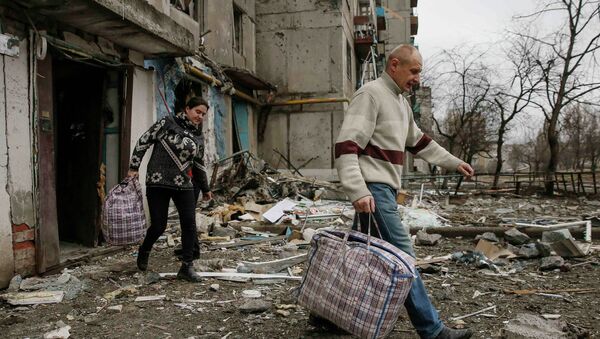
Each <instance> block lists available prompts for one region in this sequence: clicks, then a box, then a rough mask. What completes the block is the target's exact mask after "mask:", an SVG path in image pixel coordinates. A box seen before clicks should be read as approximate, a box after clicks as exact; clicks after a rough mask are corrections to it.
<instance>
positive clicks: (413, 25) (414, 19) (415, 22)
mask: <svg viewBox="0 0 600 339" xmlns="http://www.w3.org/2000/svg"><path fill="white" fill-rule="evenodd" d="M418 30H419V17H418V16H415V15H411V16H410V35H417V31H418Z"/></svg>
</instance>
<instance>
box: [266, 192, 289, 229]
mask: <svg viewBox="0 0 600 339" xmlns="http://www.w3.org/2000/svg"><path fill="white" fill-rule="evenodd" d="M296 205H297V203H296V202H295V201H293V200H292V199H289V198H285V199H283V200H281V201H280V202H278V203H277V204H275V206H273V207H272V208H271V209H269V210H268V211H266V212H265V213H263V218H265V219H266V220H267V221H269V222H270V223H275V222H277V220H279V219H281V217H283V215H284V214H285V213H284V211H287V210H291V209H292V208H294V207H295V206H296Z"/></svg>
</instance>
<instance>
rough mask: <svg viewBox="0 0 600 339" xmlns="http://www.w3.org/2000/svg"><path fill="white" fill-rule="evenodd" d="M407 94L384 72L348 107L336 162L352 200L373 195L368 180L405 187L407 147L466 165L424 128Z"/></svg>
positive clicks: (451, 165) (443, 162)
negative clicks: (416, 120)
mask: <svg viewBox="0 0 600 339" xmlns="http://www.w3.org/2000/svg"><path fill="white" fill-rule="evenodd" d="M401 92H402V91H401V89H400V87H398V85H396V83H395V82H394V80H393V79H392V78H391V77H390V76H389V75H388V74H387V73H385V72H384V73H383V75H382V76H381V77H380V78H378V79H377V80H375V81H371V82H369V83H367V84H366V85H364V86H362V87H361V88H360V89H359V90H358V91H356V93H355V94H354V97H353V98H352V101H351V102H350V105H349V106H348V110H347V112H346V115H345V117H344V122H343V124H342V129H341V131H340V134H339V136H338V139H337V142H336V144H335V158H336V161H335V165H336V168H337V170H338V174H339V177H340V181H341V182H342V185H343V186H344V189H345V190H346V193H347V194H348V196H349V197H350V200H351V201H356V200H358V199H360V198H362V197H365V196H368V195H371V193H370V192H369V190H368V189H367V185H366V183H371V182H373V183H374V182H377V183H385V184H388V185H390V186H392V187H394V188H396V189H398V188H400V186H401V174H402V164H403V162H404V151H405V150H406V151H409V152H411V153H413V154H415V155H416V156H418V157H420V158H422V159H424V160H425V161H427V162H430V163H432V164H434V165H437V166H441V167H444V168H447V169H449V170H455V169H456V168H457V167H458V165H459V164H461V163H462V161H461V160H460V159H458V158H456V157H455V156H453V155H452V154H450V153H449V152H448V151H446V150H445V149H444V148H443V147H442V146H440V145H439V144H438V143H437V142H435V141H433V140H432V139H431V138H430V137H429V136H428V135H426V134H424V133H423V132H421V130H420V129H419V127H418V126H417V125H416V124H415V121H414V119H413V112H412V109H411V108H410V105H409V103H408V101H407V100H406V99H405V98H404V97H403V96H402V95H401Z"/></svg>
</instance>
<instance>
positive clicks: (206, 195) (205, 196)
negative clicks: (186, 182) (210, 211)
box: [202, 191, 213, 201]
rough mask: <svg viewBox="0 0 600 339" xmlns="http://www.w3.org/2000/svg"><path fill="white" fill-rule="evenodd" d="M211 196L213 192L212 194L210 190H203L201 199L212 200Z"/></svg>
mask: <svg viewBox="0 0 600 339" xmlns="http://www.w3.org/2000/svg"><path fill="white" fill-rule="evenodd" d="M212 198H213V194H212V192H211V191H208V192H203V193H202V200H204V201H210V200H212Z"/></svg>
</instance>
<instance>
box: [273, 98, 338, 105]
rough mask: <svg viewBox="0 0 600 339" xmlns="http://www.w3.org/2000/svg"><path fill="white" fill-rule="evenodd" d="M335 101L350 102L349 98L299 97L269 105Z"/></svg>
mask: <svg viewBox="0 0 600 339" xmlns="http://www.w3.org/2000/svg"><path fill="white" fill-rule="evenodd" d="M334 102H350V100H348V99H347V98H315V99H299V100H287V101H281V102H273V103H270V104H268V105H269V106H291V105H306V104H327V103H334Z"/></svg>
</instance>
